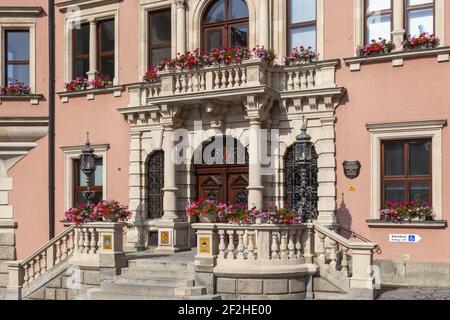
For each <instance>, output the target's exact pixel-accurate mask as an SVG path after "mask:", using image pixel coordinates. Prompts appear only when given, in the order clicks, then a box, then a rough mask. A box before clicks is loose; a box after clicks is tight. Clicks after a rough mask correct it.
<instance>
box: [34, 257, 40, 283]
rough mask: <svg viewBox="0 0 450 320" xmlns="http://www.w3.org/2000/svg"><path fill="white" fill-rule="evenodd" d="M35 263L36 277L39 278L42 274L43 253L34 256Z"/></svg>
mask: <svg viewBox="0 0 450 320" xmlns="http://www.w3.org/2000/svg"><path fill="white" fill-rule="evenodd" d="M34 261H35V263H34V265H35V270H36V272H35V273H34V279H37V278H38V277H39V276H40V275H41V255H40V254H39V255H38V256H37V257H36V258H34Z"/></svg>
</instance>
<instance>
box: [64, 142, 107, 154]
mask: <svg viewBox="0 0 450 320" xmlns="http://www.w3.org/2000/svg"><path fill="white" fill-rule="evenodd" d="M83 147H84V145H78V146H63V147H59V148H60V149H61V150H62V151H63V152H64V153H76V152H78V153H81V150H82V149H83ZM91 147H92V148H93V149H94V151H95V152H100V151H106V150H109V148H110V145H109V143H104V144H91Z"/></svg>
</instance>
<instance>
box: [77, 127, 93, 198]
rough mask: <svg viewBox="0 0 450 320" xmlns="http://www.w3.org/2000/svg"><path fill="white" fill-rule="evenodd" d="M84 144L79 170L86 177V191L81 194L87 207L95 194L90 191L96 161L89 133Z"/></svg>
mask: <svg viewBox="0 0 450 320" xmlns="http://www.w3.org/2000/svg"><path fill="white" fill-rule="evenodd" d="M86 136H87V138H86V143H85V145H84V148H83V150H82V152H81V155H80V169H81V171H82V172H83V173H84V175H85V176H86V186H87V190H86V191H85V192H83V195H84V197H85V199H86V204H87V205H88V206H89V205H91V204H92V203H93V200H94V197H95V192H94V191H91V190H92V187H93V185H92V183H93V181H92V180H93V177H94V174H95V169H96V164H95V163H96V160H97V156H96V155H95V153H94V149H93V148H92V147H91V143H90V141H89V132H88V133H87V134H86Z"/></svg>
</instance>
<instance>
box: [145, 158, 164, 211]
mask: <svg viewBox="0 0 450 320" xmlns="http://www.w3.org/2000/svg"><path fill="white" fill-rule="evenodd" d="M163 188H164V151H162V150H157V151H155V152H153V153H152V154H150V156H149V157H148V159H147V192H148V196H147V206H148V213H149V217H150V218H152V219H160V218H161V217H162V215H163V195H164V192H163Z"/></svg>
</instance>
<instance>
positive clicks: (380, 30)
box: [364, 0, 392, 43]
mask: <svg viewBox="0 0 450 320" xmlns="http://www.w3.org/2000/svg"><path fill="white" fill-rule="evenodd" d="M391 32H392V0H366V1H365V32H364V37H365V38H364V39H365V43H369V42H370V41H372V40H373V39H375V40H377V39H379V38H381V39H387V40H389V39H391Z"/></svg>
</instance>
